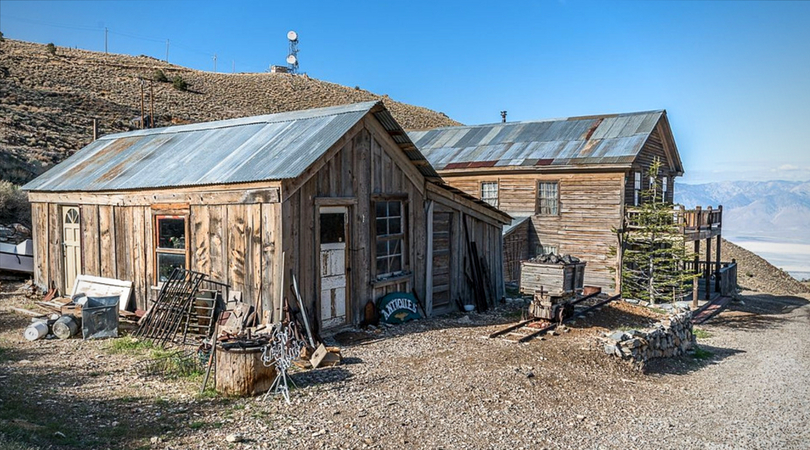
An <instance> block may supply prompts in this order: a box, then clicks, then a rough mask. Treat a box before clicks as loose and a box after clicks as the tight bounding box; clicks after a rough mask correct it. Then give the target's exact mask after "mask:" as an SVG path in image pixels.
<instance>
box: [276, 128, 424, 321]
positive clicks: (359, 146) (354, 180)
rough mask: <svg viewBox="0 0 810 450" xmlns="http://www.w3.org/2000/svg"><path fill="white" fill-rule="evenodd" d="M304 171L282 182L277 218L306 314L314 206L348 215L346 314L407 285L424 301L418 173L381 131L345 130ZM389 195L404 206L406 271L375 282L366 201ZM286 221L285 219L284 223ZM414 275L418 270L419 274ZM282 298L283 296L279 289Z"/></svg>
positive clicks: (314, 293) (315, 284)
mask: <svg viewBox="0 0 810 450" xmlns="http://www.w3.org/2000/svg"><path fill="white" fill-rule="evenodd" d="M311 169H314V170H311V171H309V173H307V174H304V175H302V177H299V178H298V179H295V180H291V181H287V182H285V183H284V184H283V187H282V192H283V197H284V201H283V203H282V206H281V209H282V215H283V217H284V218H285V220H284V224H283V231H282V233H283V235H284V239H283V248H284V252H285V255H286V260H285V267H286V270H287V273H285V275H289V273H290V270H292V273H295V275H296V278H297V279H298V284H299V288H300V290H301V296H302V297H303V298H304V300H305V301H306V304H307V308H308V309H309V311H310V314H313V313H312V311H318V308H317V306H318V303H317V301H318V300H317V299H318V296H319V295H320V285H319V282H320V279H319V276H318V274H319V267H318V263H319V261H318V255H319V248H318V246H319V239H320V238H319V234H318V230H317V228H318V224H317V222H318V220H319V212H318V211H319V208H320V206H336V205H341V206H346V207H347V208H348V213H349V217H350V220H349V222H350V223H349V239H348V241H349V242H348V246H349V249H348V254H349V258H348V261H347V265H348V267H349V268H350V269H351V270H350V271H349V272H348V274H347V282H348V290H347V292H349V295H348V296H347V305H346V306H347V314H349V316H348V317H347V318H348V320H350V321H351V323H358V322H359V321H361V320H362V318H361V313H362V310H363V307H364V306H365V304H366V302H367V301H369V300H374V299H377V298H379V297H382V296H384V295H385V294H386V293H389V292H397V291H405V292H410V291H411V290H412V289H413V290H415V291H416V292H417V295H418V296H420V298H424V290H425V282H424V267H425V266H424V265H425V248H424V242H425V211H424V194H423V192H424V178H423V177H422V176H421V175H420V174H419V172H418V171H417V170H416V168H415V167H414V166H413V164H412V163H410V161H408V160H407V159H406V157H405V155H404V154H403V153H402V151H401V150H400V149H399V147H397V146H396V144H395V143H393V141H391V138H390V136H389V135H388V133H387V132H385V131H384V130H382V128H381V127H380V126H379V125H377V124H376V122H374V121H373V120H366V121H365V122H364V126H362V127H360V128H359V129H355V130H353V132H352V134H351V136H347V139H344V142H342V143H341V145H340V146H339V147H336V148H334V149H333V150H332V151H330V152H328V153H327V154H326V155H325V157H324V158H323V159H322V160H319V162H316V164H315V165H313V166H312V168H311ZM385 196H392V199H398V200H402V201H403V207H404V208H405V212H406V214H405V227H406V243H405V246H406V250H407V252H406V254H405V257H404V259H405V263H404V265H403V271H405V272H406V275H404V276H402V277H396V278H394V279H390V280H376V275H375V273H374V272H375V270H376V264H375V259H374V248H375V243H374V242H373V241H372V239H373V231H372V227H373V226H374V211H373V210H372V205H373V200H374V199H375V198H382V197H385ZM288 219H290V220H288ZM418 274H421V276H419V275H418ZM287 294H288V295H290V293H289V292H288V293H287Z"/></svg>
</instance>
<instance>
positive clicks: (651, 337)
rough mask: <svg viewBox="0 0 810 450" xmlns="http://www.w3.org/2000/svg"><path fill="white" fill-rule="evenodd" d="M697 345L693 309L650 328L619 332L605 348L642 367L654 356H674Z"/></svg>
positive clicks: (608, 341) (606, 343)
mask: <svg viewBox="0 0 810 450" xmlns="http://www.w3.org/2000/svg"><path fill="white" fill-rule="evenodd" d="M694 345H695V335H694V333H693V332H692V312H691V311H686V312H682V313H679V314H675V315H672V316H670V317H668V318H667V319H665V320H663V321H661V322H659V323H657V324H656V325H655V327H654V328H652V329H651V330H647V331H639V330H630V331H616V332H614V333H611V334H610V335H608V337H606V338H605V339H604V350H605V353H607V354H609V355H614V356H617V357H619V358H622V359H623V360H627V361H630V362H633V363H635V364H636V365H638V366H639V367H640V368H643V367H644V364H645V363H646V362H647V361H648V360H650V359H653V358H670V357H673V356H680V355H683V354H684V353H686V352H687V351H688V350H689V349H691V348H692V347H693V346H694Z"/></svg>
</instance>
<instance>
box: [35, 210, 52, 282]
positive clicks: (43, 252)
mask: <svg viewBox="0 0 810 450" xmlns="http://www.w3.org/2000/svg"><path fill="white" fill-rule="evenodd" d="M31 221H32V222H33V227H32V229H31V233H32V234H31V238H32V240H33V242H34V283H36V285H37V286H39V287H40V288H43V289H45V290H47V288H48V285H49V281H48V280H49V278H48V256H49V255H48V222H49V219H48V204H47V203H32V204H31Z"/></svg>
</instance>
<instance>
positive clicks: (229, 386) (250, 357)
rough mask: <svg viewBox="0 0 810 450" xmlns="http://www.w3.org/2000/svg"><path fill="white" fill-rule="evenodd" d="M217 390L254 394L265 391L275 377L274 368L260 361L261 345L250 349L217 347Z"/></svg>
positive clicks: (240, 394) (237, 393)
mask: <svg viewBox="0 0 810 450" xmlns="http://www.w3.org/2000/svg"><path fill="white" fill-rule="evenodd" d="M215 358H216V363H215V365H214V367H216V387H217V392H218V393H220V394H225V395H239V396H246V395H256V394H261V393H264V392H267V390H268V389H270V386H271V385H272V384H273V380H274V379H275V377H276V369H275V367H273V366H270V367H267V366H265V365H264V364H263V363H262V349H261V347H256V348H250V349H244V350H240V349H233V350H224V349H222V348H219V349H217V352H216V356H215Z"/></svg>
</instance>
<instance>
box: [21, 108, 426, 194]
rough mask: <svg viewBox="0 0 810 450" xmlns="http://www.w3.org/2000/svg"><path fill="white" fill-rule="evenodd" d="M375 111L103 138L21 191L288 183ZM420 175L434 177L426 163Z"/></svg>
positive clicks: (294, 115) (315, 113)
mask: <svg viewBox="0 0 810 450" xmlns="http://www.w3.org/2000/svg"><path fill="white" fill-rule="evenodd" d="M376 105H377V102H366V103H358V104H354V105H346V106H338V107H330V108H319V109H314V110H307V111H294V112H290V113H280V114H271V115H265V116H256V117H247V118H242V119H232V120H223V121H217V122H207V123H199V124H191V125H180V126H174V127H168V128H156V129H147V130H137V131H132V132H128V133H119V134H113V135H108V136H104V137H102V138H100V139H98V140H96V141H95V142H93V143H92V144H90V145H88V146H87V147H85V148H83V149H81V150H79V151H78V152H77V153H76V154H75V155H73V156H71V157H70V158H68V159H66V160H65V161H63V162H62V163H61V164H59V165H57V166H55V167H54V168H52V169H51V170H49V171H48V172H46V173H45V174H43V175H42V176H40V177H38V178H36V179H35V180H33V181H31V182H30V183H28V184H27V185H25V186H24V189H26V190H30V191H106V190H126V189H143V188H156V187H171V186H193V185H206V184H225V183H244V182H251V181H266V180H282V179H289V178H295V177H297V176H299V175H300V174H301V173H302V172H303V171H304V170H305V169H306V168H307V167H309V166H310V165H311V164H312V163H313V162H315V160H316V159H318V158H319V157H320V156H321V155H323V154H324V153H325V152H326V151H327V150H328V149H329V148H330V147H331V146H332V145H333V144H334V143H335V142H337V140H338V139H340V137H342V136H343V135H344V134H346V133H347V132H348V131H349V129H351V127H352V126H354V125H355V124H356V123H357V122H358V121H359V120H361V119H362V118H363V116H365V115H366V114H367V113H369V112H370V111H371V110H372V109H373V108H375V106H376ZM379 108H380V109H382V110H383V111H385V109H384V108H381V107H379ZM386 114H387V111H386ZM389 116H390V115H389ZM391 120H393V119H391ZM394 123H395V122H394ZM386 126H387V127H388V126H390V124H387V125H386ZM397 127H398V125H397ZM403 135H404V132H403ZM417 153H418V152H417ZM411 158H412V159H413V158H414V156H413V155H412V156H411ZM422 158H424V157H422ZM420 170H421V171H423V172H427V173H429V174H435V171H434V170H433V169H432V167H430V166H429V165H427V169H424V168H420Z"/></svg>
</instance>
